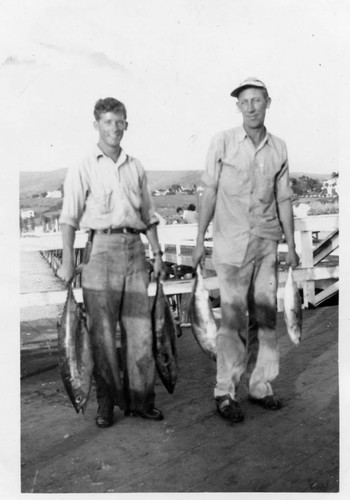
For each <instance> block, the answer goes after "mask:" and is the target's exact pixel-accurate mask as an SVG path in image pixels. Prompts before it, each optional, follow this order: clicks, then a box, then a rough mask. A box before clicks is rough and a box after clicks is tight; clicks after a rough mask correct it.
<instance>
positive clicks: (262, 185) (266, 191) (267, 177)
mask: <svg viewBox="0 0 350 500" xmlns="http://www.w3.org/2000/svg"><path fill="white" fill-rule="evenodd" d="M255 189H256V196H257V198H258V200H259V201H261V202H262V203H271V202H272V200H273V198H274V196H275V177H274V175H273V173H272V172H271V171H269V169H267V168H265V167H264V166H259V167H258V168H256V170H255Z"/></svg>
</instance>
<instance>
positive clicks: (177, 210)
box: [176, 207, 184, 213]
mask: <svg viewBox="0 0 350 500" xmlns="http://www.w3.org/2000/svg"><path fill="white" fill-rule="evenodd" d="M180 211H181V212H183V211H184V209H183V208H182V207H177V209H176V212H177V213H179V212H180Z"/></svg>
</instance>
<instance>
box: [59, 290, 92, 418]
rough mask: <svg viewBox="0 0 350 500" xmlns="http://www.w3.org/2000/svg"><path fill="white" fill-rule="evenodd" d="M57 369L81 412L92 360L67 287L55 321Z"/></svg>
mask: <svg viewBox="0 0 350 500" xmlns="http://www.w3.org/2000/svg"><path fill="white" fill-rule="evenodd" d="M57 326H58V359H59V369H60V373H61V377H62V381H63V384H64V387H65V389H66V392H67V394H68V396H69V398H70V400H71V402H72V404H73V406H74V408H75V411H76V412H77V413H79V411H80V410H81V411H82V413H84V412H85V409H86V405H87V402H88V399H89V394H90V389H91V377H92V370H93V360H92V353H91V346H90V342H89V335H88V331H87V326H86V319H85V315H84V313H83V310H82V306H81V305H79V304H78V303H77V302H76V300H75V298H74V294H73V287H72V285H69V286H68V293H67V299H66V302H65V304H64V308H63V313H62V318H61V322H59V323H58V325H57Z"/></svg>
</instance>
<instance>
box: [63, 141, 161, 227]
mask: <svg viewBox="0 0 350 500" xmlns="http://www.w3.org/2000/svg"><path fill="white" fill-rule="evenodd" d="M59 222H60V224H69V225H71V226H73V227H75V228H76V229H78V228H79V226H80V228H89V229H107V228H110V227H114V228H118V227H132V228H134V229H138V230H141V231H144V230H145V229H147V228H148V227H149V226H150V225H151V224H155V223H156V224H157V223H158V222H159V221H158V219H157V216H156V215H155V212H154V205H153V201H152V197H151V194H150V191H149V187H148V183H147V177H146V173H145V170H144V168H143V166H142V165H141V163H140V162H139V161H138V160H137V159H136V158H133V157H131V156H129V155H126V154H125V152H124V151H123V150H121V152H120V155H119V158H118V160H117V162H116V163H114V161H113V160H112V159H111V158H109V157H108V156H106V155H105V154H104V153H103V152H102V151H101V149H100V148H99V147H98V146H96V148H95V149H94V151H93V152H92V153H91V154H90V155H88V156H87V157H86V158H85V159H84V160H83V161H82V162H81V163H80V164H79V165H77V166H74V167H72V168H69V169H68V171H67V175H66V179H65V182H64V200H63V207H62V212H61V216H60V219H59Z"/></svg>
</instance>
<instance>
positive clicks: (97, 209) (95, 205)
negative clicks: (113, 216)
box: [86, 189, 112, 216]
mask: <svg viewBox="0 0 350 500" xmlns="http://www.w3.org/2000/svg"><path fill="white" fill-rule="evenodd" d="M111 203H112V190H111V189H110V190H107V191H103V192H99V191H96V192H94V193H90V194H89V196H88V198H87V200H86V205H87V208H88V209H89V211H90V212H91V214H93V215H94V216H99V215H106V214H108V213H110V211H111Z"/></svg>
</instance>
